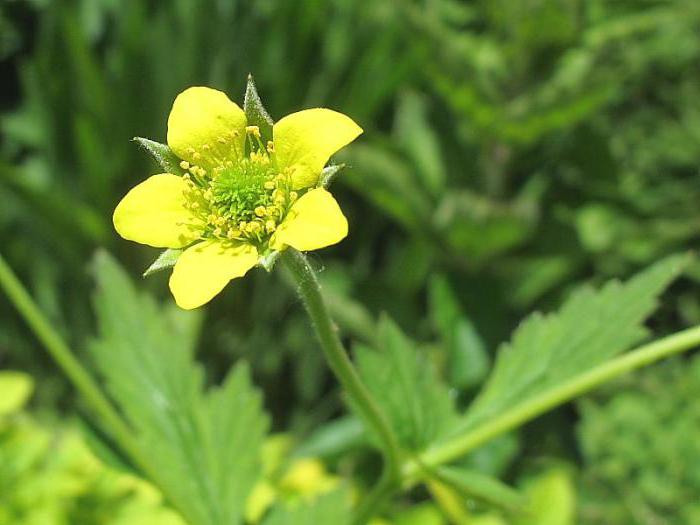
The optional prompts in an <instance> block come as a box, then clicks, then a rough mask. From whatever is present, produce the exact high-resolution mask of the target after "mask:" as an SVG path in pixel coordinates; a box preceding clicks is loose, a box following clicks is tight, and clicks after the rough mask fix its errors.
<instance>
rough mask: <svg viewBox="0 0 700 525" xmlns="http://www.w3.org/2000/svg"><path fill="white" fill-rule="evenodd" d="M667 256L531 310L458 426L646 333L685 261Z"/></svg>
mask: <svg viewBox="0 0 700 525" xmlns="http://www.w3.org/2000/svg"><path fill="white" fill-rule="evenodd" d="M689 261H690V257H689V256H686V255H678V256H672V257H668V258H666V259H664V260H663V261H661V262H658V263H657V264H655V265H653V266H652V267H651V268H649V269H647V270H646V271H644V272H642V273H640V274H638V275H637V276H635V277H634V278H632V279H630V280H629V281H627V282H626V283H624V284H623V283H620V282H619V281H611V282H609V283H608V284H606V285H605V286H604V287H603V288H601V289H600V290H595V289H593V288H591V287H590V286H584V287H582V288H580V289H579V290H578V291H576V292H575V293H573V294H572V295H571V297H570V298H569V299H568V300H567V301H566V303H565V304H564V306H563V307H562V308H561V309H560V310H559V311H558V312H557V313H555V314H550V315H541V314H539V313H538V314H534V315H532V316H530V317H529V318H527V319H526V320H525V321H524V322H523V323H522V324H521V325H520V326H519V327H518V329H517V330H516V331H515V333H514V335H513V338H512V340H511V342H510V343H508V344H506V345H504V346H503V347H502V348H501V349H500V351H499V354H498V358H497V361H496V365H495V367H494V370H493V372H492V374H491V376H490V377H489V379H488V381H487V383H486V386H485V387H484V388H483V390H482V392H481V393H480V394H479V396H478V398H477V399H476V401H475V402H474V403H473V404H472V406H471V407H470V408H469V410H468V411H467V414H466V417H465V420H464V422H463V424H462V425H460V430H461V431H463V430H466V429H470V428H474V427H475V426H477V425H479V424H480V423H482V422H483V421H485V420H487V419H489V418H491V417H493V416H496V415H498V414H500V413H502V412H503V411H504V410H506V409H509V408H512V407H513V406H515V405H516V404H520V403H522V402H524V401H526V400H527V399H529V398H531V397H532V396H534V395H536V394H538V393H541V392H543V391H544V390H547V389H550V388H552V387H554V386H556V385H557V384H561V383H563V382H565V381H567V380H569V379H571V378H572V377H574V376H576V375H578V374H581V373H583V372H585V371H586V370H589V369H591V368H593V367H594V366H596V365H598V364H600V363H603V362H605V361H606V360H608V359H610V358H612V357H614V356H615V355H617V354H619V353H621V352H623V351H624V350H626V349H628V348H629V347H631V346H632V345H634V344H636V343H639V341H640V340H642V339H644V337H645V336H646V335H647V330H646V328H645V327H644V325H643V322H644V320H645V319H646V318H647V317H648V316H649V315H650V314H651V312H653V310H654V309H655V308H656V305H657V298H658V296H659V294H661V292H663V290H664V289H665V288H666V287H667V286H668V285H669V284H670V283H671V282H672V281H673V280H674V279H675V278H676V277H678V275H679V274H680V272H681V271H682V270H683V268H684V267H685V266H686V265H687V264H688V263H689Z"/></svg>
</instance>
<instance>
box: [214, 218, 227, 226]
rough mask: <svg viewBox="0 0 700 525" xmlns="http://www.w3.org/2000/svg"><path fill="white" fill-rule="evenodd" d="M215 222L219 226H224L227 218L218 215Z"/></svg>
mask: <svg viewBox="0 0 700 525" xmlns="http://www.w3.org/2000/svg"><path fill="white" fill-rule="evenodd" d="M214 222H215V224H216V225H217V226H223V225H224V224H226V219H224V218H223V217H217V218H216V220H215V221H214Z"/></svg>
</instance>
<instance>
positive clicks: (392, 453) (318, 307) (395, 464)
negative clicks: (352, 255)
mask: <svg viewBox="0 0 700 525" xmlns="http://www.w3.org/2000/svg"><path fill="white" fill-rule="evenodd" d="M281 259H282V262H283V264H284V265H285V267H286V268H287V269H288V270H289V273H290V274H291V275H292V277H293V278H294V281H295V283H296V285H297V288H298V292H299V295H300V296H301V298H302V299H303V301H304V306H305V307H306V312H307V313H308V314H309V317H310V318H311V321H312V322H313V326H314V329H315V330H316V335H317V336H318V339H319V341H320V343H321V348H322V350H323V353H324V355H325V357H326V360H327V361H328V365H329V366H330V368H331V370H332V371H333V373H334V374H335V376H336V377H337V378H338V381H340V384H341V386H342V387H343V389H344V391H345V393H346V394H347V396H348V397H349V398H350V401H351V402H352V404H353V406H354V407H355V408H356V409H357V410H358V411H359V412H360V413H361V415H362V418H363V420H364V421H365V422H366V423H367V424H368V425H370V426H371V427H372V429H373V430H374V431H375V432H376V434H377V436H378V437H379V439H380V440H381V443H382V450H383V452H384V456H385V472H384V474H383V476H382V479H381V480H380V483H379V484H378V485H377V487H376V488H375V491H374V492H372V493H371V494H370V496H371V498H370V497H368V500H370V499H371V500H372V505H371V506H364V505H363V507H362V508H365V510H362V511H361V513H360V514H363V515H366V516H367V517H369V516H370V515H371V513H372V510H373V509H374V508H375V507H376V506H377V505H378V504H379V503H381V500H382V499H383V498H384V496H385V495H386V494H388V493H390V492H391V491H390V487H391V486H395V485H396V484H397V481H398V475H399V469H400V462H401V457H400V450H399V445H398V441H397V439H396V436H395V434H394V431H393V429H392V428H391V427H390V426H389V423H388V421H387V418H386V416H385V415H384V413H383V412H382V411H381V409H380V408H379V405H377V403H376V401H375V400H374V399H373V398H372V395H371V394H370V392H369V391H368V390H367V388H366V387H365V385H364V384H363V383H362V380H361V379H360V376H359V375H358V374H357V371H356V370H355V367H354V365H353V364H352V361H351V360H350V358H349V357H348V354H347V353H346V351H345V349H344V348H343V345H342V343H341V342H340V339H339V337H338V333H337V329H336V327H335V325H334V324H333V321H332V320H331V318H330V315H329V314H328V309H327V307H326V304H325V302H324V300H323V297H322V295H321V286H320V284H319V282H318V278H317V277H316V272H315V271H314V270H313V268H312V267H311V265H310V264H309V262H308V260H307V258H306V256H305V255H303V254H302V253H300V252H298V251H296V250H294V249H292V248H288V249H287V250H285V251H284V253H283V254H282V257H281ZM379 489H381V490H379ZM375 500H376V501H375ZM368 502H369V501H368ZM362 519H365V518H362ZM357 523H362V522H361V521H357Z"/></svg>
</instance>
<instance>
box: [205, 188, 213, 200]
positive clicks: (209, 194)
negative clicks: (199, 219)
mask: <svg viewBox="0 0 700 525" xmlns="http://www.w3.org/2000/svg"><path fill="white" fill-rule="evenodd" d="M203 197H204V198H205V199H207V200H208V201H210V200H211V199H212V198H213V197H214V193H213V192H212V191H211V188H207V189H206V191H205V192H204V194H203Z"/></svg>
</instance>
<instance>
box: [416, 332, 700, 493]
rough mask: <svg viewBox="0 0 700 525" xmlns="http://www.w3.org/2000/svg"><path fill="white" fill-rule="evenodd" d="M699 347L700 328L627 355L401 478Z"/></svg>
mask: <svg viewBox="0 0 700 525" xmlns="http://www.w3.org/2000/svg"><path fill="white" fill-rule="evenodd" d="M698 346H700V326H696V327H693V328H689V329H686V330H683V331H681V332H677V333H675V334H673V335H670V336H668V337H664V338H663V339H659V340H657V341H654V342H652V343H649V344H647V345H644V346H641V347H639V348H637V349H636V350H632V351H631V352H627V353H625V354H623V355H621V356H619V357H616V358H615V359H612V360H610V361H608V362H606V363H603V364H601V365H599V366H597V367H595V368H593V369H592V370H589V371H588V372H585V373H584V374H581V375H580V376H578V377H575V378H573V379H571V380H570V381H567V382H565V383H564V384H562V385H560V386H558V387H555V388H553V389H552V390H549V391H547V392H544V393H542V394H540V395H538V396H535V397H533V398H532V399H530V400H528V401H525V402H524V403H522V404H521V405H518V406H516V407H514V408H513V409H511V410H508V411H506V412H504V413H503V414H501V415H500V416H498V417H496V418H494V419H492V420H491V421H488V422H486V423H484V424H482V425H480V426H479V427H477V428H475V429H474V430H471V431H469V432H466V433H465V434H462V435H461V436H457V437H455V438H453V439H452V440H450V441H448V442H446V443H443V444H442V445H438V446H436V447H434V448H432V449H430V450H428V451H427V452H426V453H424V454H423V456H422V458H421V459H420V461H419V462H418V461H417V462H411V463H407V464H406V465H404V468H403V473H402V474H403V476H402V477H403V479H404V481H405V483H406V484H407V485H408V486H410V485H411V484H412V483H415V482H416V481H417V478H419V477H420V476H421V471H422V470H423V467H422V466H421V465H427V466H429V467H437V466H439V465H444V464H446V463H450V462H452V461H454V460H456V459H459V458H461V457H463V456H464V455H466V454H467V453H469V452H471V451H472V450H474V449H476V448H478V447H479V446H481V445H483V444H484V443H486V442H487V441H490V440H491V439H493V438H495V437H497V436H499V435H501V434H504V433H506V432H508V431H510V430H513V429H515V428H517V427H519V426H521V425H523V424H524V423H526V422H528V421H530V420H531V419H534V418H535V417H537V416H539V415H541V414H543V413H545V412H547V411H549V410H551V409H552V408H554V407H556V406H558V405H561V404H563V403H565V402H567V401H570V400H571V399H573V398H575V397H577V396H580V395H581V394H583V393H585V392H588V391H589V390H592V389H593V388H595V387H597V386H599V385H601V384H603V383H605V382H607V381H610V380H611V379H615V378H617V377H619V376H621V375H623V374H625V373H627V372H630V371H632V370H636V369H637V368H641V367H643V366H646V365H650V364H652V363H655V362H656V361H659V360H661V359H663V358H666V357H670V356H672V355H675V354H680V353H682V352H685V351H687V350H691V349H693V348H696V347H698Z"/></svg>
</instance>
